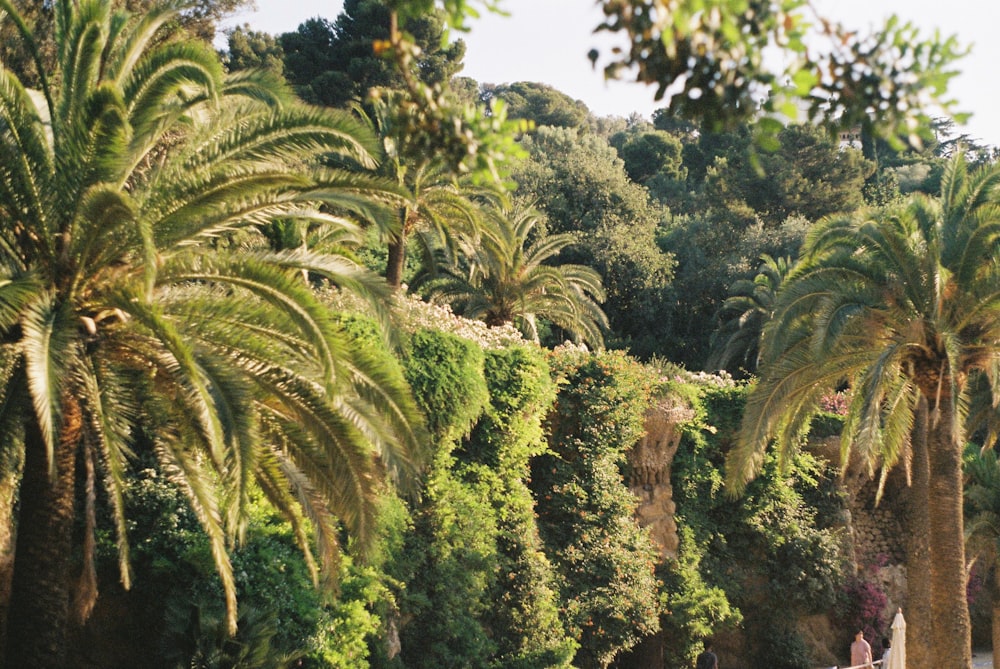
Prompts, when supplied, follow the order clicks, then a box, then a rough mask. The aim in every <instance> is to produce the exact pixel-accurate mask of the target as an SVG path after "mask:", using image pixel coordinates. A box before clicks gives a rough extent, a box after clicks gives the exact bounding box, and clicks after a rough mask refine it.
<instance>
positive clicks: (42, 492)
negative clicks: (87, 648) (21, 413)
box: [4, 402, 82, 669]
mask: <svg viewBox="0 0 1000 669" xmlns="http://www.w3.org/2000/svg"><path fill="white" fill-rule="evenodd" d="M64 408H65V410H66V414H65V415H64V420H63V431H62V434H61V435H60V440H59V443H58V444H57V447H56V453H55V460H56V462H55V466H56V472H55V479H52V478H51V477H50V476H49V467H48V459H47V458H46V455H45V444H44V441H43V440H42V435H41V432H40V430H39V427H38V425H37V423H36V422H35V421H34V420H29V421H28V424H27V426H26V435H25V459H24V475H23V477H22V479H21V495H20V505H21V508H20V513H19V515H18V519H17V530H16V532H17V537H16V539H15V552H14V574H13V579H12V582H11V599H10V616H9V619H8V622H7V649H6V662H5V663H4V666H6V667H45V668H47V669H61V668H62V667H65V666H66V641H67V634H68V631H69V607H70V583H71V582H72V580H71V578H72V574H71V571H72V563H71V559H70V556H71V553H72V537H73V534H72V532H73V515H74V513H73V504H74V495H75V489H74V480H75V474H76V471H75V469H76V453H77V446H78V444H79V439H80V434H81V427H82V425H81V416H80V411H79V405H77V404H75V403H73V402H69V403H68V406H65V407H64Z"/></svg>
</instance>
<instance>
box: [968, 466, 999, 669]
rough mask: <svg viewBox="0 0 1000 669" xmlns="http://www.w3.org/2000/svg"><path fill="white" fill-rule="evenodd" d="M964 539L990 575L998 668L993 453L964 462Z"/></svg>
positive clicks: (995, 470) (996, 497)
mask: <svg viewBox="0 0 1000 669" xmlns="http://www.w3.org/2000/svg"><path fill="white" fill-rule="evenodd" d="M965 472H966V475H967V477H968V485H967V486H966V489H965V504H966V506H965V518H966V526H965V536H966V545H967V546H968V548H969V553H970V557H974V558H976V559H979V560H982V561H983V562H984V563H985V564H986V567H987V569H989V570H991V571H992V572H993V578H994V581H993V586H992V588H991V594H992V597H991V599H992V600H993V616H992V632H993V634H992V636H993V663H994V665H995V666H1000V461H998V460H997V454H996V453H995V452H994V451H992V450H991V451H982V452H980V453H977V454H975V455H973V456H972V457H971V458H967V459H966V463H965Z"/></svg>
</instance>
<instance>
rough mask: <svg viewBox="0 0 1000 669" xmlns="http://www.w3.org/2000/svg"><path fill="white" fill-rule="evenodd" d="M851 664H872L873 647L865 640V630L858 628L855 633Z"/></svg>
mask: <svg viewBox="0 0 1000 669" xmlns="http://www.w3.org/2000/svg"><path fill="white" fill-rule="evenodd" d="M851 666H852V667H870V666H872V647H871V646H870V645H869V644H868V642H867V641H865V632H864V630H858V633H857V634H855V635H854V643H852V644H851Z"/></svg>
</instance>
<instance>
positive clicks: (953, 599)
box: [927, 386, 972, 669]
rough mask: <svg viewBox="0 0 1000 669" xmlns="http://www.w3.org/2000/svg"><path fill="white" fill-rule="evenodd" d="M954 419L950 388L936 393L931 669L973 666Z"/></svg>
mask: <svg viewBox="0 0 1000 669" xmlns="http://www.w3.org/2000/svg"><path fill="white" fill-rule="evenodd" d="M955 420H957V417H956V415H955V407H954V405H953V404H952V400H951V394H950V388H948V387H947V386H945V388H944V389H943V390H942V392H941V393H940V394H939V401H938V404H937V415H934V413H932V414H931V418H930V423H931V425H930V430H929V432H928V440H927V451H928V463H929V465H930V475H929V478H928V480H929V483H930V486H929V493H930V494H929V497H928V507H929V515H930V548H931V616H932V619H933V625H934V626H933V628H932V631H931V645H932V647H933V652H934V666H935V667H938V668H940V669H944V668H945V667H971V666H972V630H971V624H970V622H969V606H968V602H967V600H966V580H967V579H966V574H965V536H964V527H963V513H962V511H963V509H962V490H963V478H962V444H961V443H959V442H958V440H956V439H955V433H954V425H955Z"/></svg>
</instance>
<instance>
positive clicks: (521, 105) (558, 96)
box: [480, 81, 590, 128]
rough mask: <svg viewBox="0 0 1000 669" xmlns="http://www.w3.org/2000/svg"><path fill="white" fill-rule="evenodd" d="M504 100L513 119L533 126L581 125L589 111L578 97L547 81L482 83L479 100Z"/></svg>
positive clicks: (566, 126)
mask: <svg viewBox="0 0 1000 669" xmlns="http://www.w3.org/2000/svg"><path fill="white" fill-rule="evenodd" d="M496 99H499V100H503V101H504V102H505V103H506V105H507V109H508V113H507V114H508V116H509V117H510V118H512V119H514V118H520V119H526V120H528V121H532V122H533V123H534V124H535V125H536V126H543V125H550V126H555V127H560V128H581V127H584V126H585V125H586V123H587V119H588V118H589V117H590V110H589V109H587V105H585V104H584V103H583V102H581V101H580V100H574V99H573V98H571V97H569V96H568V95H566V94H565V93H562V92H560V91H557V90H556V89H554V88H552V87H551V86H548V85H546V84H540V83H535V82H531V81H517V82H514V83H513V84H499V85H497V84H483V86H482V87H481V92H480V100H481V101H482V102H484V103H489V102H490V101H492V100H496Z"/></svg>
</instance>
